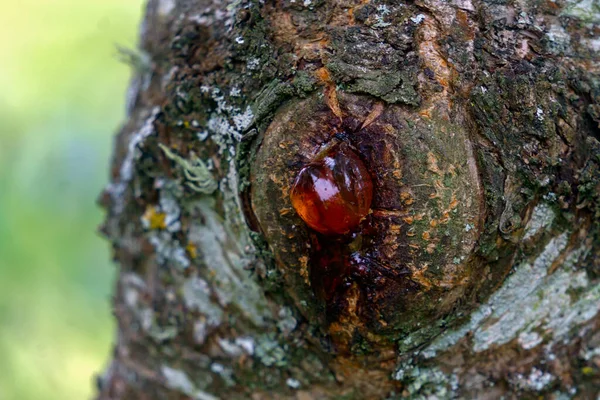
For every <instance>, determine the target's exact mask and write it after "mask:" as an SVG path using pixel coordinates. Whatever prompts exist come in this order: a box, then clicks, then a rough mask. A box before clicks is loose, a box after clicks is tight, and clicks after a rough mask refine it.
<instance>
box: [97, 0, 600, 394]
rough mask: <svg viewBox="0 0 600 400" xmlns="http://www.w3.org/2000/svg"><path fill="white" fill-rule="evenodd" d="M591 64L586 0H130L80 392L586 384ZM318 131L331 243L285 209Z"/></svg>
mask: <svg viewBox="0 0 600 400" xmlns="http://www.w3.org/2000/svg"><path fill="white" fill-rule="evenodd" d="M599 57H600V4H599V3H598V1H597V0H416V1H404V0H394V1H391V0H380V1H379V0H285V1H284V0H273V1H272V0H227V1H217V0H212V1H211V0H150V1H149V3H148V5H147V7H146V13H145V18H144V21H143V23H142V28H141V39H140V51H139V53H136V55H135V56H132V61H134V62H133V65H134V77H133V80H132V83H131V88H130V90H129V93H128V117H127V121H126V123H125V124H124V126H123V128H122V130H121V131H120V133H119V134H118V135H117V138H116V142H115V150H114V158H113V162H112V172H111V182H110V183H109V185H108V186H107V188H106V190H105V191H104V193H103V194H102V195H101V197H100V203H101V204H102V205H103V207H104V208H105V209H106V210H107V217H106V221H105V222H104V224H103V226H102V227H101V231H102V232H103V233H104V235H105V236H106V237H107V238H108V240H109V241H110V242H111V243H112V246H113V250H114V259H115V261H116V263H117V264H118V265H119V273H118V280H117V282H116V287H115V296H114V313H115V316H116V318H117V320H118V333H117V337H116V338H115V347H114V354H113V357H112V361H111V362H110V365H109V367H108V368H107V370H106V371H105V372H104V373H103V374H102V376H101V377H99V378H98V387H99V389H98V398H99V399H128V400H129V399H197V400H211V399H253V400H259V399H298V400H313V399H314V400H316V399H401V398H410V399H454V398H459V399H470V398H480V399H497V398H504V399H513V398H525V399H527V398H532V399H533V398H535V399H538V398H549V399H571V398H573V399H596V398H597V396H598V393H599V392H600V330H599V329H598V328H599V326H600V226H599V220H600V126H599V122H600V75H599V71H600V62H599V60H600V58H599ZM332 140H333V141H336V140H337V141H345V142H346V144H344V146H348V148H350V149H351V151H353V152H355V154H356V157H358V158H360V159H361V160H362V162H364V164H365V168H366V169H367V170H368V172H369V174H370V176H371V177H372V181H373V187H374V193H373V201H372V204H371V210H370V212H369V214H368V215H367V217H366V218H365V219H364V220H363V221H362V222H361V223H360V226H359V228H357V230H356V231H355V232H354V233H352V234H351V235H350V234H349V235H350V236H344V237H343V238H333V237H326V236H323V235H319V234H317V233H315V232H314V231H312V230H311V229H309V228H308V227H307V226H306V224H305V223H304V222H303V220H302V219H300V217H299V216H298V215H297V213H296V211H295V210H294V208H293V207H292V204H291V201H290V189H291V187H292V185H293V182H294V179H295V177H296V176H297V175H298V173H299V171H300V170H301V169H302V168H303V167H304V166H306V165H308V164H310V163H311V162H313V163H314V162H315V161H314V160H316V159H317V158H315V157H317V154H318V153H319V151H321V152H322V151H323V148H333V147H327V146H330V145H328V143H332V142H331V141H332ZM340 146H341V145H340ZM311 160H312V161H311ZM340 260H341V261H340Z"/></svg>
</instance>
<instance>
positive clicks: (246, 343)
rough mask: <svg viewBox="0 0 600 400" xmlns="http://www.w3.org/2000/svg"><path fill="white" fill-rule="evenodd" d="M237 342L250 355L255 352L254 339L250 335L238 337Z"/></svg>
mask: <svg viewBox="0 0 600 400" xmlns="http://www.w3.org/2000/svg"><path fill="white" fill-rule="evenodd" d="M235 344H236V345H238V346H239V347H241V348H242V350H244V351H245V352H246V354H248V355H252V354H254V339H253V338H252V337H250V336H244V337H238V338H236V339H235Z"/></svg>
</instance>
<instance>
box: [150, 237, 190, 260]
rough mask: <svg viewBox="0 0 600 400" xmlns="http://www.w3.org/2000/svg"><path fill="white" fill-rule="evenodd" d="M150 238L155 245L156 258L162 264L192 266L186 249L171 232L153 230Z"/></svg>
mask: <svg viewBox="0 0 600 400" xmlns="http://www.w3.org/2000/svg"><path fill="white" fill-rule="evenodd" d="M148 240H149V241H150V243H151V244H152V245H153V246H154V250H155V252H156V260H157V261H158V262H159V263H160V264H165V263H172V264H174V265H176V266H178V267H180V268H187V267H189V266H190V260H189V258H188V257H187V254H186V252H185V249H184V248H183V247H181V244H180V243H179V241H178V240H177V239H174V238H173V234H172V233H171V232H168V231H152V232H150V236H149V239H148Z"/></svg>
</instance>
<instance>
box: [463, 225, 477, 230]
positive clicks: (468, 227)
mask: <svg viewBox="0 0 600 400" xmlns="http://www.w3.org/2000/svg"><path fill="white" fill-rule="evenodd" d="M473 228H475V227H474V226H473V225H472V224H465V232H471V230H472V229H473Z"/></svg>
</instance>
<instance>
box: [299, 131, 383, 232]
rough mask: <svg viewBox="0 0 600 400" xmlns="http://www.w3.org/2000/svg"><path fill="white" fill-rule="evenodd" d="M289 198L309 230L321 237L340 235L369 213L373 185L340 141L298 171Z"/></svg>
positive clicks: (361, 166)
mask: <svg viewBox="0 0 600 400" xmlns="http://www.w3.org/2000/svg"><path fill="white" fill-rule="evenodd" d="M290 198H291V201H292V205H293V206H294V208H295V209H296V212H298V214H299V215H300V217H301V218H302V219H303V220H304V222H306V224H307V225H308V226H309V227H311V228H312V229H314V230H315V231H317V232H320V233H322V234H325V235H343V234H346V233H348V232H350V231H351V230H352V229H354V228H356V227H357V226H358V224H359V223H360V221H361V220H362V219H363V218H364V217H365V216H366V215H367V214H368V213H369V209H370V207H371V200H372V199H373V184H372V182H371V177H370V176H369V172H368V171H367V168H366V167H365V164H364V163H363V162H362V160H361V159H360V158H359V157H358V156H357V155H356V153H355V152H354V151H353V150H352V149H351V148H350V146H349V145H348V144H347V143H345V142H341V143H336V144H334V146H333V147H332V148H330V149H328V150H326V151H325V153H324V154H323V155H322V156H321V157H319V156H317V159H316V160H314V161H313V162H311V163H310V164H308V165H307V166H306V167H304V168H303V169H302V170H301V171H300V173H299V174H298V177H297V178H296V181H295V182H294V185H293V187H292V191H291V194H290Z"/></svg>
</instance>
